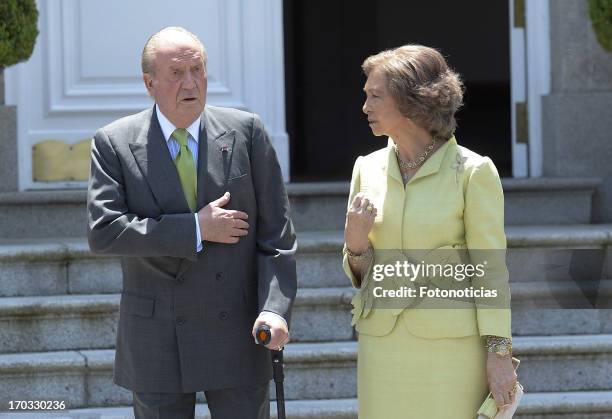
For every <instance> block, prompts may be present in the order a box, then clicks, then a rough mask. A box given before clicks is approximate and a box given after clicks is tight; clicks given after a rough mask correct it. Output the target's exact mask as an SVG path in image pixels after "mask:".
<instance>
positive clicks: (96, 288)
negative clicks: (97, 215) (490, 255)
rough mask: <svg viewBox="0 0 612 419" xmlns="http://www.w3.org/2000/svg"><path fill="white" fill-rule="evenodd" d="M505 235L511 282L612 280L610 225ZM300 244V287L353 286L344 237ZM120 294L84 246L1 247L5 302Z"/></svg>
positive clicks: (38, 243) (318, 234)
mask: <svg viewBox="0 0 612 419" xmlns="http://www.w3.org/2000/svg"><path fill="white" fill-rule="evenodd" d="M506 235H507V238H508V246H509V248H510V250H509V252H508V256H507V260H508V267H509V271H510V273H511V275H510V278H511V281H512V282H517V281H540V280H543V279H546V280H547V281H548V280H570V279H580V280H585V279H586V280H595V279H597V278H602V277H607V278H612V251H610V250H608V249H607V247H608V246H609V245H610V244H612V225H609V224H601V225H568V226H509V227H507V229H506ZM298 245H299V246H298V255H297V270H298V282H299V286H300V287H301V288H316V287H344V286H347V285H349V281H348V279H347V278H346V276H345V274H344V272H343V270H342V264H341V252H342V245H343V233H342V231H310V232H304V233H301V234H300V235H299V236H298ZM606 260H607V261H608V262H607V265H606V264H605V263H604V262H605V261H606ZM118 292H121V267H120V263H119V259H118V258H116V257H108V256H100V255H93V254H92V253H91V252H90V251H89V247H88V245H87V241H86V240H85V239H78V238H55V239H21V240H2V241H0V297H3V296H5V297H8V296H28V295H56V294H102V293H118Z"/></svg>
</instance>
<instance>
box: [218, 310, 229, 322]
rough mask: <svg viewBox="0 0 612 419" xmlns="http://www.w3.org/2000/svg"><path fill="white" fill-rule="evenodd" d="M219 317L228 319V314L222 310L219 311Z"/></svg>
mask: <svg viewBox="0 0 612 419" xmlns="http://www.w3.org/2000/svg"><path fill="white" fill-rule="evenodd" d="M219 318H220V319H221V320H227V319H229V314H227V311H222V312H221V313H219Z"/></svg>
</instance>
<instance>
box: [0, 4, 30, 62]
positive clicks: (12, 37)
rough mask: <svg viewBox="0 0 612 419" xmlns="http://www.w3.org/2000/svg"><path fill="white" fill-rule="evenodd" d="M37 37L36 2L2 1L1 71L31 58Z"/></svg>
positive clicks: (0, 26) (0, 23)
mask: <svg viewBox="0 0 612 419" xmlns="http://www.w3.org/2000/svg"><path fill="white" fill-rule="evenodd" d="M37 36H38V9H37V8H36V0H0V69H1V68H4V67H8V66H10V65H13V64H17V63H18V62H21V61H25V60H27V59H28V58H30V56H31V55H32V51H33V50H34V44H35V43H36V37H37Z"/></svg>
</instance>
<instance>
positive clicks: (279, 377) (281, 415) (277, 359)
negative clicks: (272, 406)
mask: <svg viewBox="0 0 612 419" xmlns="http://www.w3.org/2000/svg"><path fill="white" fill-rule="evenodd" d="M255 339H257V343H258V344H260V345H267V344H268V343H270V340H271V339H272V333H271V332H270V327H268V326H267V325H265V324H264V325H261V326H259V327H258V328H257V330H256V331H255ZM270 355H271V357H272V373H273V376H274V384H275V387H276V411H277V413H278V419H286V418H287V417H286V416H285V388H284V383H283V381H284V380H285V374H284V373H283V351H282V350H280V351H275V350H270Z"/></svg>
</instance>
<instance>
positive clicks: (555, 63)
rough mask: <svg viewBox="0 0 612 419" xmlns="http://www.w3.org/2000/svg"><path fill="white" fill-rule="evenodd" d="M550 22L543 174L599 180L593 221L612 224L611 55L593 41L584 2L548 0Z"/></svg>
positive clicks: (594, 38)
mask: <svg viewBox="0 0 612 419" xmlns="http://www.w3.org/2000/svg"><path fill="white" fill-rule="evenodd" d="M550 25H551V34H550V35H551V36H550V40H551V69H552V75H551V94H550V95H548V96H546V97H544V98H543V103H542V106H543V125H544V126H543V138H544V175H545V176H558V177H592V176H596V177H600V178H602V180H603V183H602V186H601V187H600V188H599V190H598V192H597V193H596V196H595V201H594V206H593V221H595V222H612V53H608V52H606V51H605V50H604V49H603V48H602V47H601V45H599V43H598V42H597V39H596V37H595V33H594V31H593V28H592V24H591V20H590V18H589V16H588V4H587V0H551V1H550Z"/></svg>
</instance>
